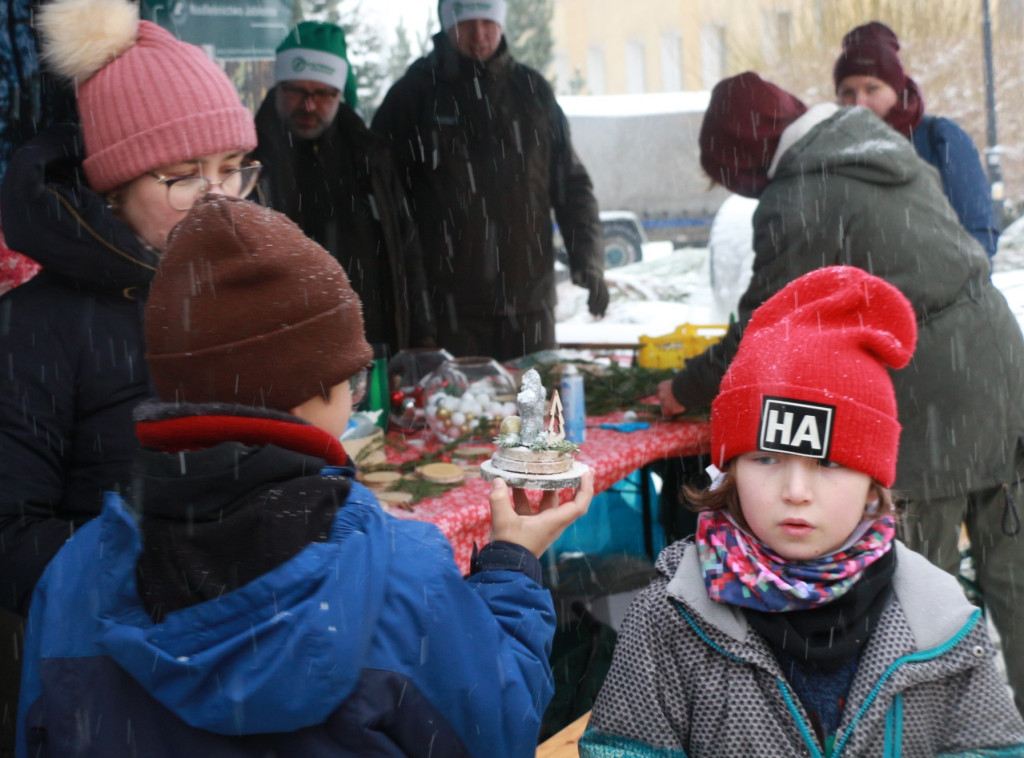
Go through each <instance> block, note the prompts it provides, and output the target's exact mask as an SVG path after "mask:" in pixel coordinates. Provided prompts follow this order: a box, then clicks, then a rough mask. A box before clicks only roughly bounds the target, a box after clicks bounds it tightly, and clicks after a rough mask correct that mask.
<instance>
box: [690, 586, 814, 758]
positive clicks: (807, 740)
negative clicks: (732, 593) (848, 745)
mask: <svg viewBox="0 0 1024 758" xmlns="http://www.w3.org/2000/svg"><path fill="white" fill-rule="evenodd" d="M672 602H673V604H674V605H675V607H676V610H677V611H679V615H681V616H682V617H683V618H684V619H685V620H686V623H687V624H689V625H690V628H691V629H693V631H694V633H695V634H696V635H697V636H698V637H700V638H701V639H702V640H703V641H704V643H705V644H706V645H708V647H710V648H711V649H712V650H715V651H716V652H718V653H721V654H722V655H724V656H725V657H726V658H728V659H729V660H731V661H736V662H737V663H745V664H746V665H748V666H753V665H754V664H752V663H751V662H750V661H748V660H745V659H743V658H740V657H739V656H735V655H733V654H732V653H729V652H727V651H725V650H723V649H722V648H721V647H719V646H718V645H716V644H715V643H714V642H712V641H711V638H710V637H708V636H707V635H706V634H705V633H704V630H703V629H701V628H700V626H699V625H698V624H697V622H696V621H694V620H693V618H691V617H690V614H689V613H687V612H686V609H685V608H683V607H682V605H680V604H679V603H678V602H676V601H674V600H673V601H672ZM775 685H776V686H777V687H778V688H779V692H781V693H782V700H783V702H785V703H786V708H788V709H789V713H790V715H791V716H792V717H793V721H794V722H795V723H796V727H797V729H799V730H800V736H801V737H802V738H803V740H804V744H805V746H806V747H807V749H808V750H810V753H811V758H824V756H823V755H822V754H821V750H819V749H818V745H817V742H816V740H815V739H814V737H812V736H811V733H810V730H808V728H807V725H806V724H805V723H804V720H803V719H802V718H801V717H800V711H799V710H798V709H797V707H796V705H795V703H794V701H793V692H792V690H791V689H790V686H789V683H788V682H786V681H785V680H783V679H780V678H779V677H775Z"/></svg>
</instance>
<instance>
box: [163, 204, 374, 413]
mask: <svg viewBox="0 0 1024 758" xmlns="http://www.w3.org/2000/svg"><path fill="white" fill-rule="evenodd" d="M146 345H147V349H148V353H147V355H146V360H147V362H148V364H149V370H150V374H151V375H152V377H153V383H154V384H155V386H156V388H157V392H158V393H159V395H160V398H161V399H162V400H164V401H168V402H191V403H211V402H221V403H242V404H245V405H256V406H264V407H267V408H274V409H277V410H282V411H289V410H291V409H292V408H294V407H295V406H297V405H300V404H301V403H303V402H305V401H306V400H309V399H310V398H312V397H314V396H316V395H322V396H326V394H327V392H328V391H329V390H330V388H331V387H332V386H334V385H336V384H340V383H341V382H343V381H345V380H346V379H348V378H350V377H352V376H354V375H355V374H356V373H358V372H359V370H360V369H361V368H363V367H364V366H366V365H367V364H368V363H369V362H370V361H371V360H372V359H373V351H372V350H371V348H370V345H369V344H368V343H367V341H366V337H365V336H364V333H363V314H362V304H361V303H360V302H359V296H358V295H356V293H355V291H353V289H352V287H351V286H350V285H349V281H348V277H347V276H346V275H345V271H344V270H343V269H342V268H341V266H340V265H339V264H338V262H337V261H336V260H335V259H334V258H333V257H331V255H330V254H328V253H327V251H325V250H324V249H323V248H322V247H320V246H319V245H318V244H316V243H315V242H313V241H312V240H310V239H309V238H308V237H306V236H305V235H304V234H303V233H302V231H301V230H300V229H299V227H298V226H296V225H295V224H294V223H292V222H291V221H290V220H289V219H288V218H287V217H285V216H284V215H283V214H280V213H277V212H275V211H272V210H270V209H268V208H263V207H261V206H259V205H256V204H254V203H250V202H247V201H245V200H240V199H237V198H232V197H227V196H225V195H207V196H206V197H204V198H201V199H200V200H199V201H198V202H196V204H195V206H193V208H192V210H191V211H189V213H188V216H186V217H185V219H184V220H183V221H182V222H181V223H180V224H178V226H176V227H175V228H174V230H173V231H172V232H171V234H170V236H169V238H168V240H167V250H166V251H165V252H164V254H163V257H162V258H161V260H160V266H159V268H158V269H157V272H156V276H155V277H154V278H153V285H152V288H151V289H150V295H149V303H148V305H147V307H146Z"/></svg>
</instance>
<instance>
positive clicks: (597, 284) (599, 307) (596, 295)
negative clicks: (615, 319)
mask: <svg viewBox="0 0 1024 758" xmlns="http://www.w3.org/2000/svg"><path fill="white" fill-rule="evenodd" d="M587 289H588V290H590V297H588V298H587V308H588V309H589V310H590V312H591V313H592V314H594V315H595V316H597V317H598V318H601V317H603V316H604V312H605V311H606V310H608V299H609V295H608V285H607V284H605V283H604V279H603V278H595V279H591V280H590V284H589V285H588V286H587Z"/></svg>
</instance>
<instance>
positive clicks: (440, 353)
mask: <svg viewBox="0 0 1024 758" xmlns="http://www.w3.org/2000/svg"><path fill="white" fill-rule="evenodd" d="M450 360H453V359H452V354H451V353H449V352H448V351H447V350H443V349H441V348H431V347H421V348H406V349H405V350H400V351H398V354H397V355H395V357H394V358H392V359H391V360H390V361H389V362H388V392H389V396H390V400H391V414H390V416H389V419H390V423H391V426H392V427H396V428H398V429H405V430H413V429H422V428H423V427H425V426H426V425H427V419H426V415H425V414H424V410H423V385H422V380H423V379H424V377H426V376H428V375H429V374H430V372H431V371H433V370H435V369H436V368H437V367H438V366H440V365H441V364H442V363H444V362H445V361H450Z"/></svg>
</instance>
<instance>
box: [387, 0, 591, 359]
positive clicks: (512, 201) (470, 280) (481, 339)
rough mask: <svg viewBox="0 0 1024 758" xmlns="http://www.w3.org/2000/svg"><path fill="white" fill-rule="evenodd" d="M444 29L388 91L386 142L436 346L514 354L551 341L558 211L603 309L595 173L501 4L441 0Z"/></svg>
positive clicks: (582, 274) (574, 258)
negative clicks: (521, 51)
mask: <svg viewBox="0 0 1024 758" xmlns="http://www.w3.org/2000/svg"><path fill="white" fill-rule="evenodd" d="M438 15H439V17H440V20H441V26H442V29H443V31H441V32H439V33H438V34H436V35H435V36H434V50H433V52H431V53H430V54H429V55H428V56H426V57H425V58H421V59H420V60H418V61H416V62H415V63H413V64H412V66H410V68H409V70H408V71H407V72H406V74H405V76H403V77H402V78H401V79H399V80H398V81H397V82H396V83H395V84H394V86H393V87H392V88H391V90H390V91H389V92H388V94H387V96H386V97H385V98H384V102H383V103H382V104H381V106H380V108H379V109H378V110H377V113H376V115H375V117H374V120H373V129H374V130H375V131H378V132H380V133H382V134H384V135H385V136H387V137H388V138H389V139H390V140H391V143H392V146H393V149H392V152H393V154H394V156H395V160H396V162H397V163H398V164H399V165H398V168H399V174H400V175H401V176H402V177H403V178H404V179H405V180H406V182H407V186H408V191H409V199H410V200H411V201H412V207H413V214H414V215H415V218H416V222H417V225H418V227H419V233H420V238H421V241H422V244H423V258H424V267H425V269H426V275H427V283H428V286H429V291H430V292H431V296H432V304H433V307H434V314H435V318H436V319H437V342H438V344H439V345H440V346H441V347H443V348H445V349H447V350H448V351H450V352H451V353H452V354H454V355H461V356H466V355H488V356H490V357H492V358H496V359H498V360H501V361H504V360H510V359H513V358H518V357H520V356H522V355H525V354H528V353H532V352H536V351H539V350H545V349H550V348H553V347H555V346H556V341H555V319H554V305H555V271H554V266H555V250H554V244H553V242H552V223H551V212H552V211H554V214H555V217H556V219H557V221H558V226H559V229H560V231H561V234H562V238H563V239H564V240H565V243H566V249H567V252H568V257H569V268H570V269H571V272H572V280H573V282H574V283H575V284H577V285H579V286H582V287H586V288H587V290H588V291H589V299H588V308H589V310H590V312H591V313H592V314H593V315H594V316H598V317H600V316H603V315H604V312H605V309H606V308H607V307H608V288H607V286H606V285H605V282H604V250H603V246H602V245H601V244H600V239H601V227H600V223H599V220H598V209H597V201H596V200H595V199H594V193H593V187H592V185H591V181H590V176H589V175H588V174H587V170H586V169H585V168H584V166H583V164H582V163H580V161H579V158H577V156H576V153H575V151H574V150H573V148H572V142H571V140H570V138H569V125H568V122H567V121H566V118H565V114H564V113H563V112H562V109H561V108H560V107H559V106H558V104H557V102H555V96H554V93H553V91H552V90H551V87H550V85H548V83H547V82H546V81H545V80H544V77H543V76H542V75H541V74H540V73H539V72H537V71H534V70H533V69H531V68H529V67H527V66H524V65H523V64H521V63H519V62H517V61H516V60H515V59H514V58H513V57H512V54H511V52H510V50H509V46H508V42H507V40H506V38H505V36H504V31H505V20H506V5H505V0H441V2H440V3H439V5H438Z"/></svg>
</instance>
